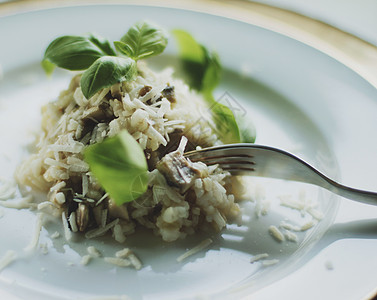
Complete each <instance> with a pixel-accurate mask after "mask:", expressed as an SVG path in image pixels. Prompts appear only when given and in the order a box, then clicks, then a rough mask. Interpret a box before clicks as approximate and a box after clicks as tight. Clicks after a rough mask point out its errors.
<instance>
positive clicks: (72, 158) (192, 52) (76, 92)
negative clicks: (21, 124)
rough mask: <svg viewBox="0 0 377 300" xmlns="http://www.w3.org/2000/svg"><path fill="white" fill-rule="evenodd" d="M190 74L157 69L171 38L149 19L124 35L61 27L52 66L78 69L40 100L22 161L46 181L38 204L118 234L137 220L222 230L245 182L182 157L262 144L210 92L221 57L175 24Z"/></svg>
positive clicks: (90, 228) (159, 227)
mask: <svg viewBox="0 0 377 300" xmlns="http://www.w3.org/2000/svg"><path fill="white" fill-rule="evenodd" d="M173 35H174V36H175V37H176V39H177V41H178V44H179V48H180V53H181V58H182V61H183V66H184V69H185V70H186V71H187V72H186V76H187V78H188V81H189V82H191V86H188V85H187V84H185V83H184V82H183V81H182V80H180V79H177V78H175V77H174V76H173V71H172V70H171V69H169V68H168V69H165V70H163V71H160V72H156V71H153V70H152V69H150V68H149V67H148V66H147V64H146V62H145V61H144V59H145V58H148V57H151V56H155V55H158V54H160V53H161V52H163V51H164V49H165V47H166V46H167V42H168V37H167V33H166V32H165V31H164V30H163V29H161V28H159V27H158V26H156V25H153V24H150V23H147V22H139V23H136V24H135V25H133V26H132V27H131V28H130V29H129V30H128V32H127V33H126V34H125V35H124V36H123V37H122V38H121V40H120V41H116V42H114V45H115V49H114V47H113V46H112V45H111V44H110V42H109V41H107V40H106V39H103V38H101V37H99V36H97V35H93V34H91V35H86V36H63V37H59V38H57V39H55V40H54V41H53V42H52V43H51V44H50V45H49V46H48V48H47V50H46V52H45V57H44V60H43V62H42V65H43V67H44V69H45V70H46V72H47V73H52V72H53V69H54V68H55V67H56V66H57V67H61V68H64V69H68V70H72V71H78V72H77V73H75V74H74V76H73V78H72V80H71V82H70V84H69V86H68V88H67V89H66V90H64V91H62V92H61V93H60V95H59V97H58V98H57V99H56V100H55V101H53V102H50V103H48V104H46V105H45V106H44V107H43V108H42V112H41V113H42V121H41V133H40V134H39V139H38V141H37V143H36V151H35V153H33V154H31V155H30V156H29V157H28V158H27V159H26V160H25V161H24V162H23V163H22V164H21V165H20V166H19V168H18V170H17V172H16V178H17V180H18V182H19V183H20V184H21V185H23V186H27V187H30V188H31V189H32V190H33V191H34V190H36V191H43V192H45V193H46V194H47V201H46V202H45V203H44V204H42V205H40V206H39V207H40V208H41V209H46V210H47V211H48V212H49V213H51V214H55V215H58V216H61V217H62V220H63V224H64V226H65V229H66V237H68V238H69V237H70V232H76V231H78V232H83V233H85V236H86V237H88V238H93V237H96V236H99V235H103V234H105V233H107V232H112V235H113V236H114V238H115V239H116V240H117V241H119V242H123V241H124V240H125V238H126V236H127V235H129V234H132V233H133V232H134V231H135V227H136V226H143V227H146V228H149V229H151V230H153V232H154V233H156V234H157V235H159V236H161V237H162V239H163V240H165V241H175V240H177V239H180V238H184V237H185V236H186V235H188V234H193V233H194V232H196V231H198V230H202V229H206V228H211V229H214V230H216V231H219V230H221V229H222V228H224V227H225V226H226V224H227V222H230V221H232V220H234V219H235V218H237V217H238V216H239V215H240V208H239V205H238V204H237V198H238V196H239V193H240V192H241V191H242V184H241V182H240V180H239V178H237V177H231V176H230V174H229V173H228V172H226V171H224V170H222V169H221V168H220V167H218V166H216V165H215V166H207V165H205V164H204V163H202V162H191V161H190V160H189V159H187V158H186V157H184V156H183V153H184V152H185V151H188V150H193V149H195V148H197V147H207V146H213V145H217V144H221V143H234V142H252V141H253V140H254V134H253V132H252V131H251V130H250V131H249V130H247V128H246V127H245V126H244V125H243V123H242V120H240V119H239V118H238V117H237V116H235V115H234V114H233V112H232V111H231V110H230V109H229V108H228V107H227V106H225V105H223V104H221V103H218V102H216V101H215V100H214V97H213V95H212V92H213V90H214V88H215V87H216V85H217V84H218V82H219V80H220V75H219V74H220V71H221V67H220V63H219V59H218V57H217V55H216V54H215V53H213V52H210V51H209V50H207V49H206V48H205V47H204V46H202V45H200V44H199V43H197V42H196V41H195V40H194V39H193V38H192V37H191V36H190V35H189V34H188V33H186V32H184V31H182V30H175V31H174V32H173Z"/></svg>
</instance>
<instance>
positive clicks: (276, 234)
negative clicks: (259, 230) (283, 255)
mask: <svg viewBox="0 0 377 300" xmlns="http://www.w3.org/2000/svg"><path fill="white" fill-rule="evenodd" d="M268 232H269V233H270V234H271V235H272V237H273V238H274V239H275V240H277V241H278V242H283V241H284V240H285V238H284V235H283V233H282V232H281V231H280V230H279V229H278V228H277V227H276V226H275V225H271V226H270V227H269V228H268Z"/></svg>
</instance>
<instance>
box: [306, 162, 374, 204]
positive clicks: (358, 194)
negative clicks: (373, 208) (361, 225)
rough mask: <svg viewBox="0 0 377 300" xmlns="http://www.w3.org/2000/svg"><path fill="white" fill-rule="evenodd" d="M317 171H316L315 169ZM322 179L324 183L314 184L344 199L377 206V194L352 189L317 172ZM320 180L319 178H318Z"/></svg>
mask: <svg viewBox="0 0 377 300" xmlns="http://www.w3.org/2000/svg"><path fill="white" fill-rule="evenodd" d="M314 170H315V169H314ZM315 171H316V170H315ZM316 173H317V174H318V175H320V177H321V178H322V179H323V181H322V182H313V183H314V184H317V185H319V186H321V187H323V188H325V189H327V190H329V191H331V192H333V193H335V194H337V195H339V196H342V197H344V198H347V199H350V200H354V201H357V202H361V203H365V204H370V205H377V193H375V192H370V191H365V190H360V189H356V188H352V187H349V186H346V185H343V184H340V183H338V182H336V181H334V180H332V179H330V178H328V177H327V176H325V175H323V174H321V173H319V172H316ZM317 180H318V178H317Z"/></svg>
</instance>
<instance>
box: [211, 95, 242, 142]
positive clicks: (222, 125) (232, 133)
mask: <svg viewBox="0 0 377 300" xmlns="http://www.w3.org/2000/svg"><path fill="white" fill-rule="evenodd" d="M210 110H211V113H212V118H213V121H214V122H215V125H216V130H217V132H216V133H217V135H218V137H219V138H220V139H221V140H222V141H223V142H224V143H225V144H232V143H240V142H241V136H240V130H239V128H238V124H237V122H236V119H235V117H234V114H233V112H232V110H231V109H230V108H229V107H227V106H225V105H223V104H221V103H219V102H216V101H214V100H213V102H212V105H211V106H210Z"/></svg>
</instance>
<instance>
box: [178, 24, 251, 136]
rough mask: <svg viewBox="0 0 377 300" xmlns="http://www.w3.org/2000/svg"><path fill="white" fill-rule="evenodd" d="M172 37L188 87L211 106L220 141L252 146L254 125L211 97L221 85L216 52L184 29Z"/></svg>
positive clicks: (219, 66)
mask: <svg viewBox="0 0 377 300" xmlns="http://www.w3.org/2000/svg"><path fill="white" fill-rule="evenodd" d="M173 35H174V37H175V38H176V40H177V43H178V48H179V53H180V58H181V61H182V63H183V68H184V69H185V71H186V74H187V75H188V81H189V83H190V86H191V87H192V88H194V89H195V90H198V91H199V92H201V93H202V94H203V96H204V99H205V100H206V101H207V103H208V105H209V106H210V110H211V113H212V118H213V120H214V122H215V125H216V131H217V135H218V136H219V138H220V139H221V140H222V141H223V142H224V143H240V142H242V143H253V142H254V141H255V127H254V125H252V124H251V123H250V122H246V120H245V119H244V118H243V117H241V116H236V115H234V113H233V112H232V110H231V109H230V108H229V107H227V106H225V105H223V104H221V103H218V102H216V100H215V99H214V98H213V91H214V89H215V88H216V86H217V85H218V84H219V83H220V80H221V73H222V68H221V64H220V59H219V57H218V55H217V53H216V52H210V51H208V50H207V48H206V47H205V46H203V45H201V44H199V43H198V42H197V41H196V40H195V39H194V38H193V37H192V36H191V35H190V34H189V33H188V32H186V31H184V30H180V29H175V30H173Z"/></svg>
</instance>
